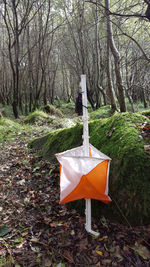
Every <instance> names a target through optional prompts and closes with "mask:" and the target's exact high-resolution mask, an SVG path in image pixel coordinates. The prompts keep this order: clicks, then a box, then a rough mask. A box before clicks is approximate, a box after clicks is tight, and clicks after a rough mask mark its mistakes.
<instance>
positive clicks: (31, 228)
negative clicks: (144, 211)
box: [0, 135, 150, 267]
mask: <svg viewBox="0 0 150 267" xmlns="http://www.w3.org/2000/svg"><path fill="white" fill-rule="evenodd" d="M28 139H29V136H28V135H27V136H26V138H24V139H23V138H20V136H19V135H18V137H17V138H16V140H15V142H9V143H8V142H7V143H5V144H1V146H0V267H2V266H3V267H9V266H10V267H19V266H21V267H22V266H23V267H33V266H37V267H38V266H41V267H50V266H56V267H73V266H81V267H88V266H90V267H92V266H93V267H96V266H97V267H100V266H116V267H119V266H120V267H123V266H126V267H131V266H132V267H134V266H136V267H137V266H138V267H142V266H143V267H145V266H147V267H148V266H150V251H149V249H150V226H147V227H142V226H141V227H127V226H124V225H120V224H117V223H111V222H109V221H108V220H106V219H105V218H99V220H97V221H95V220H93V230H95V231H97V232H99V233H100V235H99V237H97V238H95V237H94V236H92V235H90V234H88V233H87V232H86V231H85V218H84V217H82V216H80V215H79V214H78V213H77V212H76V211H75V210H69V209H68V208H67V206H66V205H59V166H58V164H56V165H55V164H51V163H49V162H48V161H46V160H43V159H42V158H40V157H39V156H38V155H37V154H36V153H35V151H30V150H28V148H27V143H28Z"/></svg>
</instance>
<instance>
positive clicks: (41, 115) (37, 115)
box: [24, 110, 49, 124]
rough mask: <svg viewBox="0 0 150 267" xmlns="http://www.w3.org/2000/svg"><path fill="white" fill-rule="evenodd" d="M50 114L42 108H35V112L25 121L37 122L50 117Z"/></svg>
mask: <svg viewBox="0 0 150 267" xmlns="http://www.w3.org/2000/svg"><path fill="white" fill-rule="evenodd" d="M48 118H49V116H48V114H47V113H45V112H44V111H42V110H35V111H34V112H32V113H30V114H29V115H28V116H27V117H26V118H25V120H24V122H25V123H29V124H35V123H36V122H39V121H43V120H46V119H48Z"/></svg>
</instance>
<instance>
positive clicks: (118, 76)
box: [105, 0, 126, 112]
mask: <svg viewBox="0 0 150 267" xmlns="http://www.w3.org/2000/svg"><path fill="white" fill-rule="evenodd" d="M105 6H106V16H107V36H108V38H109V46H110V49H111V52H112V54H113V57H114V63H115V74H116V83H117V88H118V100H119V105H120V111H121V112H125V111H126V105H125V97H124V87H123V84H122V76H121V70H120V54H119V52H118V50H117V47H116V45H115V42H114V38H113V30H112V23H111V16H110V14H109V11H108V10H109V0H105Z"/></svg>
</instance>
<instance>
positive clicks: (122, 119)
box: [30, 113, 150, 224]
mask: <svg viewBox="0 0 150 267" xmlns="http://www.w3.org/2000/svg"><path fill="white" fill-rule="evenodd" d="M145 120H147V121H149V122H150V120H149V119H148V118H146V117H145V116H143V115H141V114H131V113H121V114H118V113H115V114H114V115H113V116H112V117H110V118H105V119H101V120H94V121H91V122H90V123H89V132H90V143H91V144H93V145H94V146H95V147H96V148H97V149H99V150H100V151H101V152H103V153H105V154H106V155H108V156H109V157H111V158H112V162H111V168H110V195H111V197H112V200H113V201H112V203H111V204H110V205H103V204H101V203H100V202H96V203H97V204H94V207H95V208H96V212H94V213H95V214H100V213H103V214H105V215H106V216H107V217H111V218H117V220H120V219H121V218H123V217H122V216H121V214H120V212H119V210H118V207H120V209H121V212H122V213H123V214H124V215H125V216H126V217H127V219H128V220H129V222H130V223H133V224H141V223H149V222H150V205H149V196H150V183H149V179H150V158H149V155H148V154H147V153H146V152H145V150H144V145H145V144H147V141H146V140H144V139H141V137H140V134H141V130H140V129H139V128H138V125H141V124H142V123H144V122H145ZM81 143H82V125H76V126H75V127H71V128H69V129H63V130H59V131H56V132H53V133H50V134H49V135H47V136H45V137H43V138H40V139H37V140H34V141H32V142H31V144H30V145H31V147H41V151H40V153H41V154H42V155H43V156H44V157H52V156H53V157H54V154H55V153H58V152H61V151H65V150H67V149H71V148H73V147H76V146H79V145H81ZM116 203H117V206H116ZM123 221H124V219H123Z"/></svg>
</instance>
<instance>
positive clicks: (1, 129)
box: [0, 118, 22, 142]
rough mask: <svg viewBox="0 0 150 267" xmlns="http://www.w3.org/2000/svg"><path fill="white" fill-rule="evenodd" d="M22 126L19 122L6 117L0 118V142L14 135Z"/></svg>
mask: <svg viewBox="0 0 150 267" xmlns="http://www.w3.org/2000/svg"><path fill="white" fill-rule="evenodd" d="M21 129H22V127H21V125H20V124H19V123H17V122H14V121H12V120H9V119H7V118H0V142H3V141H8V140H9V139H10V138H13V137H15V136H16V135H17V134H18V133H19V132H20V131H21Z"/></svg>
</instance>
